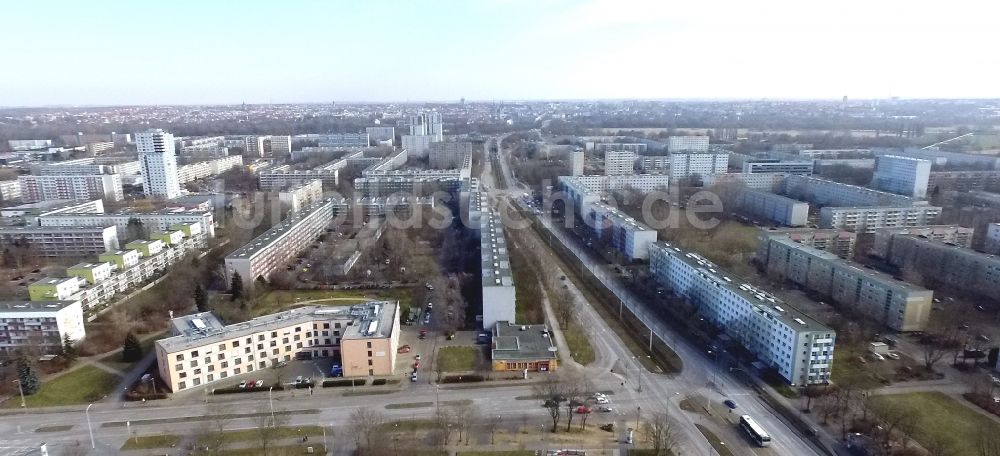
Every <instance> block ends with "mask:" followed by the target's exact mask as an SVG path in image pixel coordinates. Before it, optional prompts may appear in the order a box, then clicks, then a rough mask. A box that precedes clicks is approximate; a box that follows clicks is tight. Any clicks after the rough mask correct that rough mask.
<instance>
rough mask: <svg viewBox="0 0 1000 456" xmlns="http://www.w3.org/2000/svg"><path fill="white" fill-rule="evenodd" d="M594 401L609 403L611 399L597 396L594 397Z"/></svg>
mask: <svg viewBox="0 0 1000 456" xmlns="http://www.w3.org/2000/svg"><path fill="white" fill-rule="evenodd" d="M596 402H597V403H598V404H610V403H611V401H609V400H608V398H606V397H599V398H597V399H596Z"/></svg>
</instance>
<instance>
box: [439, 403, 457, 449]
mask: <svg viewBox="0 0 1000 456" xmlns="http://www.w3.org/2000/svg"><path fill="white" fill-rule="evenodd" d="M456 421H457V420H456V417H455V414H454V410H450V409H449V408H448V407H445V408H439V409H437V411H436V412H435V413H434V423H435V425H436V426H437V443H438V445H439V446H441V448H442V449H443V448H444V447H445V446H447V445H448V443H450V442H451V433H452V432H454V431H455V430H456V425H455V423H456Z"/></svg>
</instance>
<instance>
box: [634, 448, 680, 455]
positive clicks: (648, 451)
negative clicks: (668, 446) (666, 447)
mask: <svg viewBox="0 0 1000 456" xmlns="http://www.w3.org/2000/svg"><path fill="white" fill-rule="evenodd" d="M667 454H668V455H673V454H674V453H673V452H668V453H667ZM628 456H657V455H656V450H653V449H638V450H636V449H631V450H628Z"/></svg>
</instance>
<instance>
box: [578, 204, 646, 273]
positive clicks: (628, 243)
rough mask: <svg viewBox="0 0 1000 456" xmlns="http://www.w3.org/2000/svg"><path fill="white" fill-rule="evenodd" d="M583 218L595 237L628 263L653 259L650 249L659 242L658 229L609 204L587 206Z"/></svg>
mask: <svg viewBox="0 0 1000 456" xmlns="http://www.w3.org/2000/svg"><path fill="white" fill-rule="evenodd" d="M583 211H584V212H583V214H581V218H582V219H583V221H584V223H585V224H586V225H587V226H589V227H590V228H591V230H592V231H591V234H592V235H593V236H594V238H596V239H598V240H600V241H602V242H604V243H607V244H608V245H610V246H611V247H613V248H614V249H615V251H616V252H619V253H621V254H622V255H624V256H625V259H626V260H627V261H636V260H645V259H647V258H649V246H650V245H651V244H653V243H654V242H656V237H657V233H656V230H654V229H652V228H650V227H649V226H646V224H644V223H641V222H639V221H637V220H636V219H634V218H632V217H630V216H628V215H627V214H625V213H624V212H622V211H620V210H618V209H616V208H613V207H611V206H608V205H607V204H605V203H592V204H587V205H584V207H583Z"/></svg>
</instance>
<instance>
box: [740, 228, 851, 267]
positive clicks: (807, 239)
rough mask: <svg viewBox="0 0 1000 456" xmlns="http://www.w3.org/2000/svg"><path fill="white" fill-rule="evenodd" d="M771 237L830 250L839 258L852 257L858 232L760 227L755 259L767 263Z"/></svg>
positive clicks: (826, 250)
mask: <svg viewBox="0 0 1000 456" xmlns="http://www.w3.org/2000/svg"><path fill="white" fill-rule="evenodd" d="M771 238H785V239H790V240H792V241H795V242H798V243H799V244H802V245H807V246H809V247H813V248H816V249H818V250H822V251H824V252H830V253H832V254H834V255H837V256H838V257H840V258H848V259H849V258H853V257H854V247H855V246H856V245H857V242H858V233H855V232H852V231H847V230H838V229H822V228H781V229H773V228H772V229H761V230H760V231H759V232H758V233H757V254H756V255H755V259H756V261H758V262H760V263H762V264H767V247H768V245H770V243H769V241H770V239H771Z"/></svg>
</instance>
